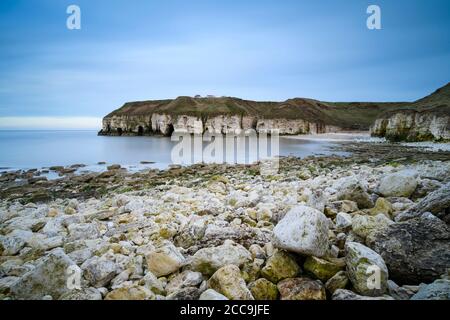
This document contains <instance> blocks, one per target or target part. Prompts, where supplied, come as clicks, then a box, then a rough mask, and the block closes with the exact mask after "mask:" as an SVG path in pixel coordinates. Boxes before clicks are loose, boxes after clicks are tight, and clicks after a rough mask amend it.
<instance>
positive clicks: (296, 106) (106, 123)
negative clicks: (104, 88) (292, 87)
mask: <svg viewBox="0 0 450 320" xmlns="http://www.w3.org/2000/svg"><path fill="white" fill-rule="evenodd" d="M419 101H420V100H419ZM412 105H413V106H412V107H411V103H406V102H396V103H376V102H338V103H334V102H322V101H317V100H312V99H302V98H295V99H289V100H286V101H284V102H257V101H249V100H242V99H238V98H232V97H195V98H193V97H178V98H176V99H173V100H152V101H140V102H129V103H126V104H124V105H123V106H122V107H121V108H119V109H117V110H115V111H113V112H111V113H110V114H108V115H107V116H106V117H105V118H104V119H103V127H102V130H101V131H100V132H99V135H116V136H117V135H154V134H159V135H166V136H169V135H171V133H172V132H173V131H175V130H187V131H188V132H191V133H204V132H221V133H227V132H229V131H230V130H235V129H255V130H256V131H258V132H262V131H265V130H270V129H279V130H280V134H284V135H294V134H308V133H311V134H316V133H328V132H339V131H351V130H358V131H361V130H369V128H370V127H371V126H372V133H373V134H374V135H378V136H384V135H385V134H386V132H389V133H390V132H392V133H393V132H394V130H391V129H389V130H388V128H390V125H388V123H390V122H389V118H390V117H391V116H392V115H393V114H395V113H396V112H397V111H398V112H400V113H403V112H411V110H412V111H414V110H416V109H417V108H416V105H415V103H413V104H412ZM435 107H437V108H439V106H435ZM414 108H416V109H414ZM405 110H406V111H405ZM427 110H428V109H427ZM442 121H444V122H445V119H444V120H442V118H441V116H439V117H438V119H437V120H436V121H435V122H437V123H440V122H442ZM414 123H416V121H414ZM392 126H393V127H395V128H396V127H397V124H396V123H394V122H392ZM399 127H400V126H399ZM430 127H433V128H434V127H436V125H434V124H433V125H431V124H430ZM437 127H439V128H442V125H441V124H439V125H438V126H437ZM384 128H385V129H386V130H385V129H384ZM438 130H441V129H438ZM435 131H436V130H434V129H433V132H435ZM441 131H442V130H441ZM443 131H444V136H445V134H446V133H445V132H447V133H448V128H446V129H444V130H443ZM393 135H395V134H393Z"/></svg>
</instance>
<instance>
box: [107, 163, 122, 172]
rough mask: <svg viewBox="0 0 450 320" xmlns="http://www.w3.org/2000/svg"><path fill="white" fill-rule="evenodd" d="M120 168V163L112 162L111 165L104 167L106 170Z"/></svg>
mask: <svg viewBox="0 0 450 320" xmlns="http://www.w3.org/2000/svg"><path fill="white" fill-rule="evenodd" d="M120 168H122V167H121V166H120V164H112V165H110V166H107V167H106V169H108V171H112V170H119V169H120Z"/></svg>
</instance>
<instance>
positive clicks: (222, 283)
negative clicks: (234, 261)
mask: <svg viewBox="0 0 450 320" xmlns="http://www.w3.org/2000/svg"><path fill="white" fill-rule="evenodd" d="M208 285H209V287H210V288H211V289H214V290H216V291H217V292H219V293H221V294H223V295H224V296H226V297H227V298H228V299H230V300H254V298H253V296H252V294H251V292H250V290H248V288H247V286H246V285H245V281H244V279H242V277H241V273H240V270H239V268H238V267H237V266H235V265H229V266H225V267H222V268H220V269H219V270H217V271H216V272H215V273H214V274H213V275H212V277H211V278H210V279H209V281H208Z"/></svg>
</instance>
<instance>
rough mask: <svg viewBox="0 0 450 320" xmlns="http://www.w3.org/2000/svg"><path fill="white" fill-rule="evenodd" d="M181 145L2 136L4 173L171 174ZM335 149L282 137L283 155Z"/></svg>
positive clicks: (76, 135) (86, 134)
mask: <svg viewBox="0 0 450 320" xmlns="http://www.w3.org/2000/svg"><path fill="white" fill-rule="evenodd" d="M176 144H177V142H175V141H171V138H170V137H161V136H142V137H138V136H133V137H128V136H121V137H111V136H98V135H97V131H94V130H92V131H91V130H83V131H69V130H67V131H64V130H58V131H56V130H55V131H51V130H39V131H33V130H26V131H25V130H24V131H20V130H8V131H6V130H5V131H0V172H1V171H11V170H19V169H20V170H28V169H46V168H49V167H51V166H71V165H75V164H82V165H84V167H83V168H81V169H80V170H83V171H95V172H101V171H104V170H106V168H107V166H108V165H111V164H120V165H121V166H122V167H124V168H127V169H128V170H130V171H138V170H143V169H148V168H157V169H166V168H168V167H169V166H170V165H171V164H173V161H172V156H171V154H172V150H173V148H174V146H175V145H176ZM335 144H336V142H333V141H321V140H315V139H311V140H308V139H289V138H284V137H280V140H279V155H280V156H296V157H307V156H319V155H331V154H338V155H343V154H344V153H343V152H336V151H335V150H332V149H331V147H332V146H334V145H335ZM196 158H197V159H201V157H200V158H198V157H196ZM201 161H202V160H201ZM237 162H238V161H237Z"/></svg>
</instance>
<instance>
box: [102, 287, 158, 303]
mask: <svg viewBox="0 0 450 320" xmlns="http://www.w3.org/2000/svg"><path fill="white" fill-rule="evenodd" d="M154 299H155V294H154V293H153V292H151V291H150V290H149V289H147V288H145V287H141V286H131V287H122V288H118V289H115V290H113V291H111V292H109V293H108V294H107V295H106V297H105V300H154Z"/></svg>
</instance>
